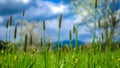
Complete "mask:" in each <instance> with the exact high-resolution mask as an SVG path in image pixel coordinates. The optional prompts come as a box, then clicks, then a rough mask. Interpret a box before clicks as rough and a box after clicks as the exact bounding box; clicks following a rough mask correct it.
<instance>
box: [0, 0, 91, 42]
mask: <svg viewBox="0 0 120 68" xmlns="http://www.w3.org/2000/svg"><path fill="white" fill-rule="evenodd" d="M70 1H71V0H0V39H2V40H5V37H6V35H5V34H6V28H5V23H6V20H8V19H9V16H10V15H13V23H14V25H16V23H18V21H19V20H24V19H25V20H26V22H28V23H33V22H34V23H36V25H39V24H40V23H41V22H42V21H43V20H45V21H46V23H47V25H46V26H47V27H46V28H47V31H46V34H47V36H48V37H50V39H51V40H52V41H57V35H58V19H59V15H60V14H61V13H62V14H63V22H62V28H61V40H68V39H69V30H72V28H73V25H74V24H75V23H78V21H79V20H80V21H81V22H82V16H79V15H77V14H75V13H73V9H72V6H71V4H70ZM23 9H24V10H25V11H26V12H25V17H24V18H23V17H22V14H21V12H22V10H23ZM83 14H84V15H87V12H86V11H84V12H83ZM41 25H42V24H40V26H41ZM91 26H92V24H91ZM18 28H19V26H18ZM9 30H10V29H9ZM11 30H12V33H13V30H14V26H13V27H12V28H11ZM36 30H38V31H39V30H41V29H39V28H36ZM78 32H79V40H81V41H83V42H91V41H92V34H91V33H90V32H89V31H88V27H86V26H84V25H82V26H80V27H79V30H78Z"/></svg>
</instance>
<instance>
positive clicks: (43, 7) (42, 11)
mask: <svg viewBox="0 0 120 68" xmlns="http://www.w3.org/2000/svg"><path fill="white" fill-rule="evenodd" d="M36 4H37V7H31V8H30V9H28V10H27V11H26V15H27V16H28V17H31V18H32V17H36V16H40V17H51V16H54V15H58V14H61V13H62V14H63V15H65V14H68V13H70V9H69V8H70V6H69V5H67V4H65V5H64V4H61V3H60V4H55V3H53V2H50V1H40V0H37V1H36ZM30 15H32V16H30Z"/></svg>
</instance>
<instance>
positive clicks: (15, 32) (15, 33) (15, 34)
mask: <svg viewBox="0 0 120 68" xmlns="http://www.w3.org/2000/svg"><path fill="white" fill-rule="evenodd" d="M16 37H17V26H15V31H14V39H16Z"/></svg>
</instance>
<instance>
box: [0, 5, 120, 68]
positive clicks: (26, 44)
mask: <svg viewBox="0 0 120 68" xmlns="http://www.w3.org/2000/svg"><path fill="white" fill-rule="evenodd" d="M95 8H97V4H95ZM24 15H25V11H23V12H22V16H23V17H24ZM95 15H96V16H97V14H95ZM62 16H63V15H62V14H61V15H60V17H59V21H58V32H59V33H58V42H57V45H55V44H54V43H53V42H51V40H48V39H47V38H46V28H47V27H46V23H45V21H43V22H42V26H43V28H42V29H41V30H43V37H42V38H41V40H40V43H39V44H37V45H35V44H34V43H33V41H34V40H33V36H32V35H30V34H26V35H24V36H22V35H21V37H24V38H23V42H20V44H18V42H16V38H17V36H18V35H17V32H18V31H17V29H18V28H17V27H18V26H17V25H14V26H15V29H14V33H13V37H14V41H13V42H10V40H8V38H10V37H11V35H9V34H11V33H10V32H11V31H10V32H8V27H9V28H10V27H11V26H13V17H12V15H11V16H10V18H9V20H7V21H6V41H4V43H3V42H1V43H0V48H1V49H0V68H120V43H116V42H114V41H113V40H112V37H111V35H109V34H108V24H105V26H106V27H107V28H106V29H105V30H106V33H105V34H106V36H104V35H103V33H102V35H101V36H100V37H99V39H96V38H95V33H96V32H94V35H93V41H92V42H91V43H89V44H84V45H79V44H78V41H79V40H78V38H79V37H78V29H77V26H76V25H74V26H73V30H70V31H69V41H70V44H66V45H64V46H63V47H61V46H62V45H61V41H60V39H61V34H60V33H61V28H62V24H64V23H62V18H63V17H62ZM96 23H97V22H96ZM96 23H95V24H94V26H95V29H96V27H97V25H96ZM98 26H99V27H100V22H98ZM21 31H22V25H21ZM73 35H75V38H76V39H75V45H72V40H73ZM108 36H110V38H109V39H108V38H107V37H108ZM18 45H19V46H18ZM56 46H57V47H56ZM73 46H75V47H73ZM51 47H52V48H51Z"/></svg>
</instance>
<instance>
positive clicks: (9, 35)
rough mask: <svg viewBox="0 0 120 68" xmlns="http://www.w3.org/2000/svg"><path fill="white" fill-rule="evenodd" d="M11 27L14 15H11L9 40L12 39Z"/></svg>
mask: <svg viewBox="0 0 120 68" xmlns="http://www.w3.org/2000/svg"><path fill="white" fill-rule="evenodd" d="M11 27H12V15H11V16H10V31H9V42H10V41H11Z"/></svg>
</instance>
